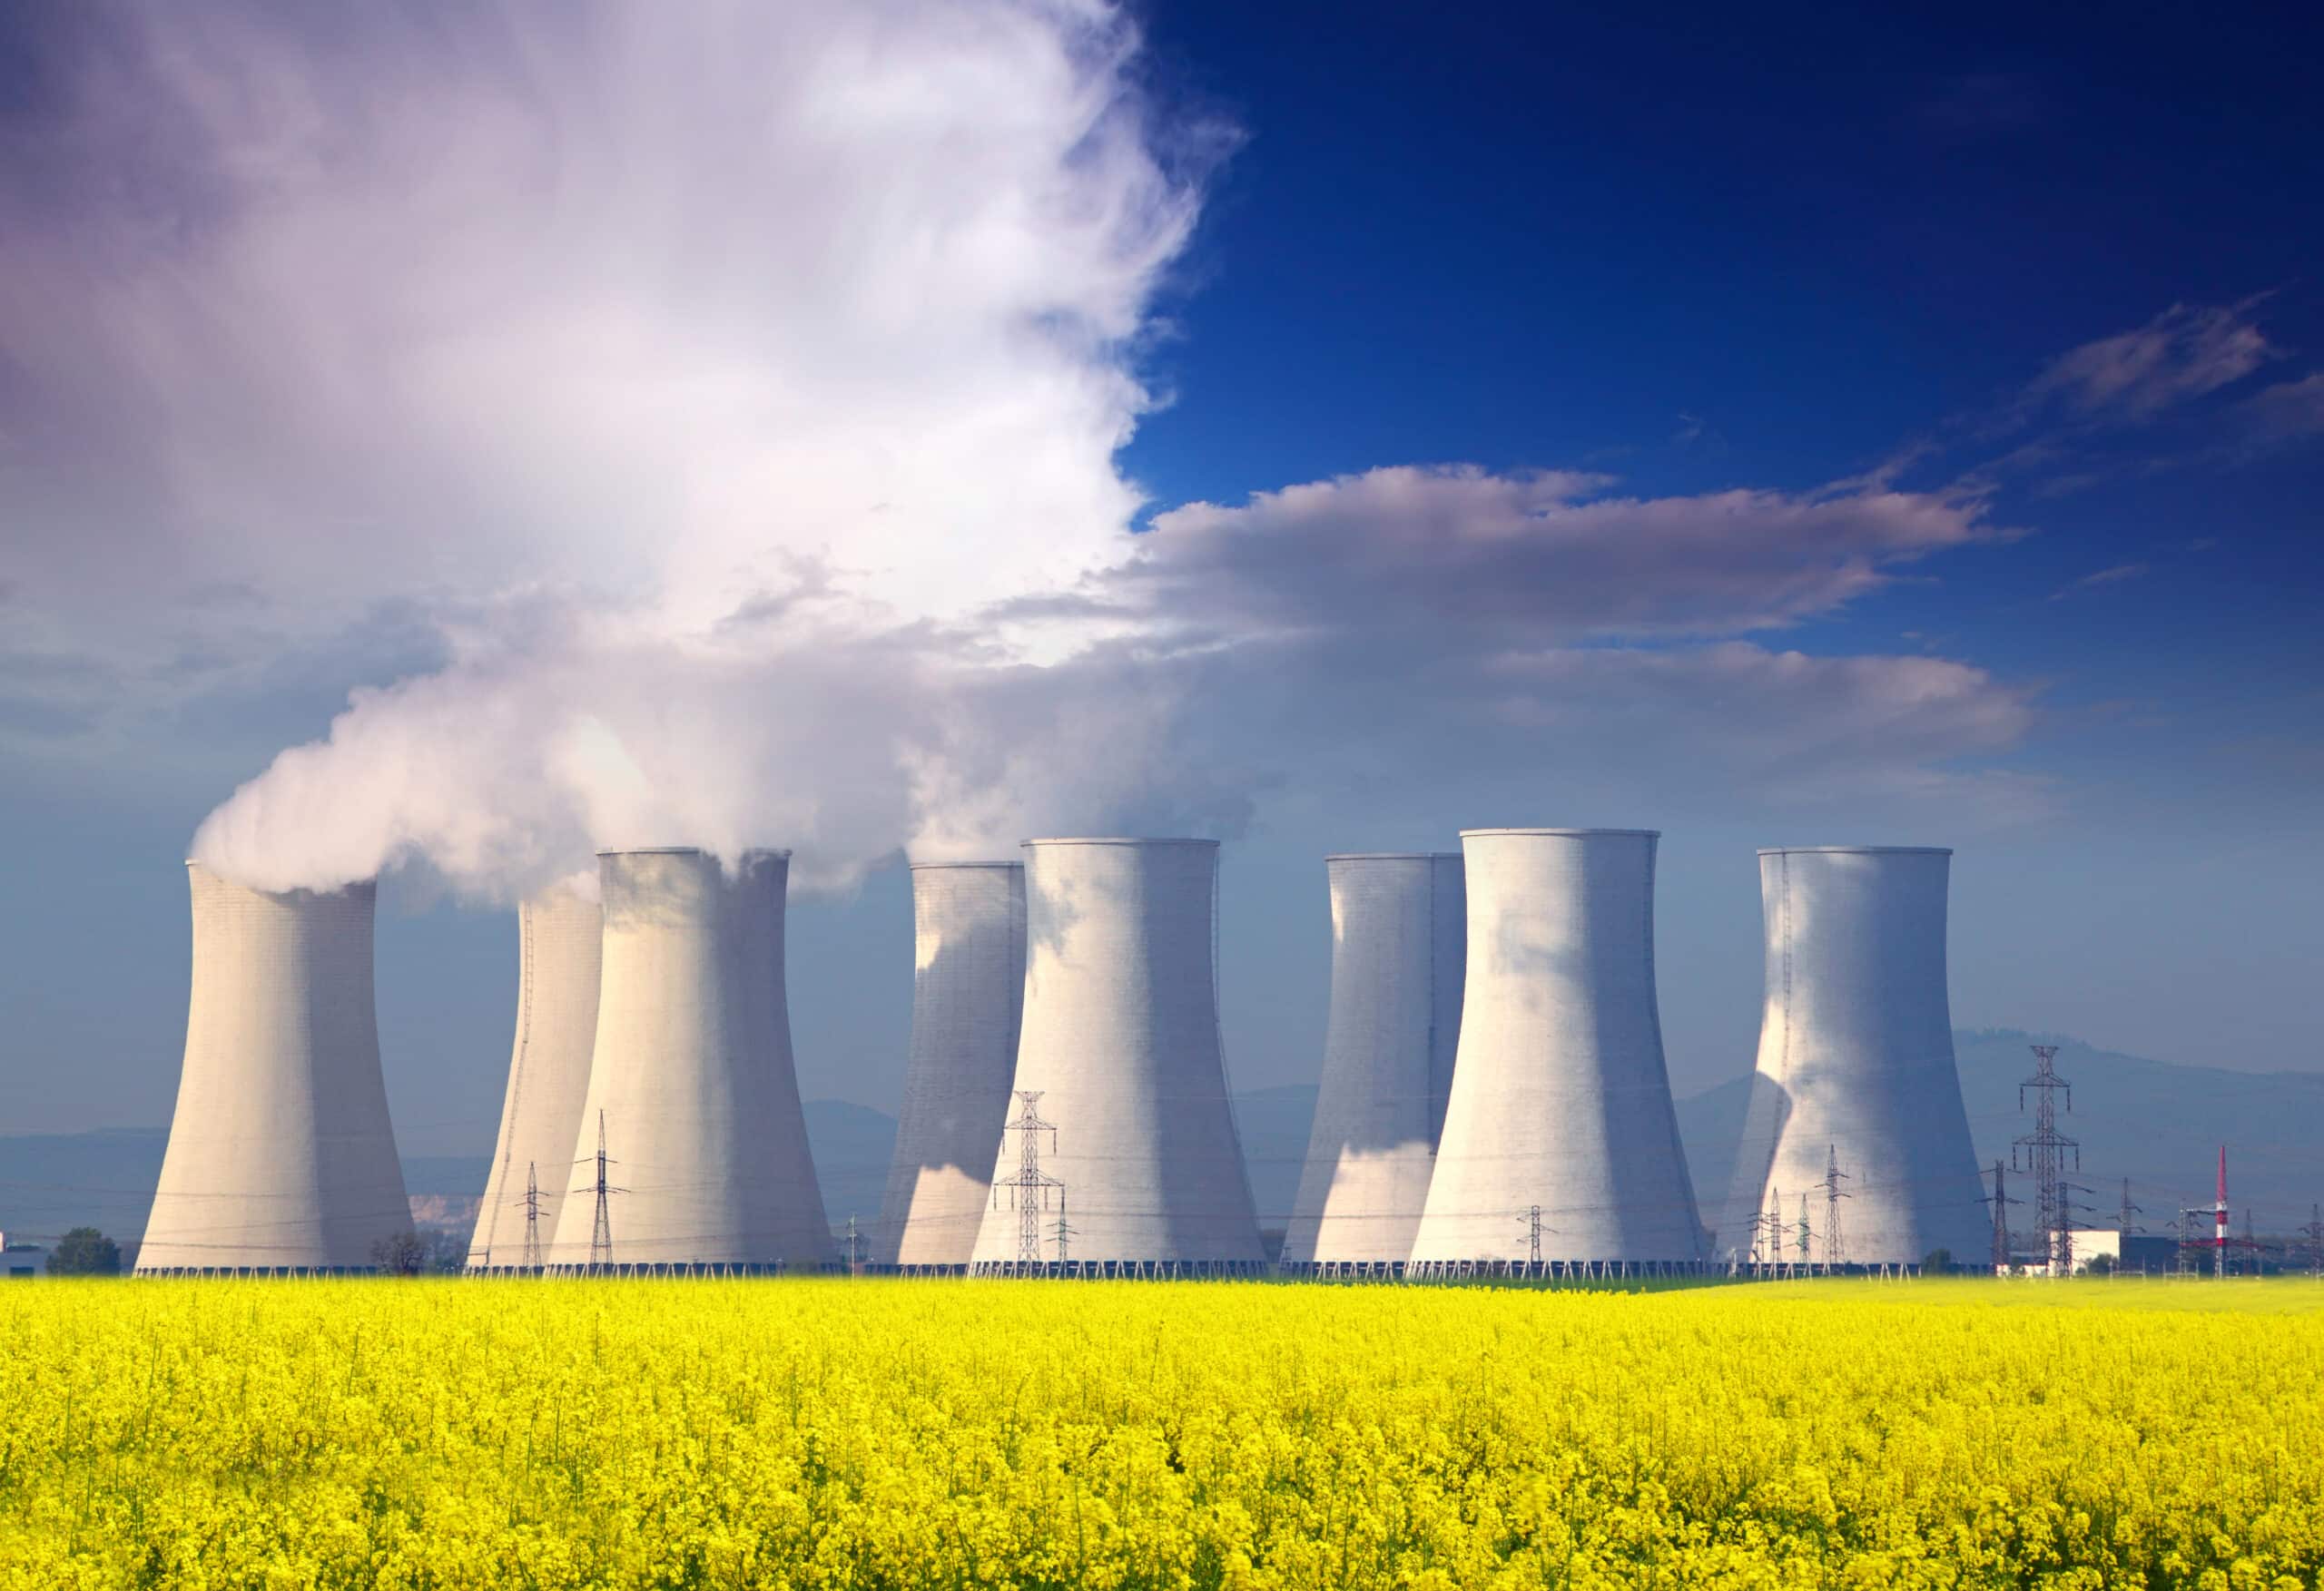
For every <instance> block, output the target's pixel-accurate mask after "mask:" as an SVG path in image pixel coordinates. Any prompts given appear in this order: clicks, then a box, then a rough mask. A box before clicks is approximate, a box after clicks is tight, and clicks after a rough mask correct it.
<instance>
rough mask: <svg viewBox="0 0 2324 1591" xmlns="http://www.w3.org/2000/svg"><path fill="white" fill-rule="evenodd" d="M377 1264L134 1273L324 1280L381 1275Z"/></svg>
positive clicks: (217, 1267) (164, 1268)
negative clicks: (326, 1278)
mask: <svg viewBox="0 0 2324 1591" xmlns="http://www.w3.org/2000/svg"><path fill="white" fill-rule="evenodd" d="M134 1274H136V1275H138V1276H141V1277H143V1276H177V1277H202V1276H240V1277H261V1278H275V1279H279V1280H281V1281H285V1282H292V1281H300V1280H304V1279H307V1278H313V1279H316V1280H320V1279H321V1278H323V1277H326V1276H377V1275H378V1274H379V1267H378V1266H377V1265H159V1266H155V1267H153V1268H152V1269H150V1270H149V1269H144V1268H140V1269H139V1270H138V1271H137V1272H134Z"/></svg>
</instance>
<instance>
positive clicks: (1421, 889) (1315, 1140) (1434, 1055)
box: [1283, 851, 1468, 1272]
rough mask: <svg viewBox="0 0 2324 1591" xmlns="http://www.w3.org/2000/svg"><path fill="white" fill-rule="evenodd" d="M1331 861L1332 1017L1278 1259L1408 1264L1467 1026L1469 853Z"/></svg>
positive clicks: (1388, 1268) (1363, 1266) (1327, 1266)
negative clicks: (1465, 867) (1456, 1049)
mask: <svg viewBox="0 0 2324 1591" xmlns="http://www.w3.org/2000/svg"><path fill="white" fill-rule="evenodd" d="M1324 869H1325V872H1326V874H1327V876H1328V877H1329V879H1330V880H1331V890H1332V1007H1331V1019H1330V1022H1329V1024H1328V1026H1326V1028H1325V1030H1324V1079H1323V1085H1322V1087H1321V1088H1320V1089H1319V1090H1318V1091H1317V1094H1316V1097H1315V1130H1314V1133H1313V1134H1312V1136H1311V1137H1310V1138H1309V1140H1308V1144H1307V1162H1306V1164H1305V1167H1304V1168H1303V1169H1302V1170H1301V1172H1300V1174H1299V1196H1298V1199H1297V1201H1296V1202H1295V1204H1294V1205H1293V1208H1292V1215H1291V1222H1290V1225H1289V1228H1288V1230H1287V1231H1286V1232H1285V1236H1284V1245H1283V1258H1284V1262H1285V1264H1288V1265H1298V1266H1305V1265H1314V1266H1316V1267H1318V1268H1319V1269H1323V1270H1327V1271H1328V1270H1336V1269H1343V1268H1347V1269H1355V1270H1361V1271H1380V1272H1401V1271H1402V1270H1403V1264H1404V1261H1405V1259H1406V1258H1407V1257H1408V1256H1409V1255H1410V1254H1411V1253H1412V1252H1413V1237H1414V1236H1415V1235H1416V1234H1417V1233H1418V1232H1419V1230H1420V1217H1421V1210H1422V1207H1423V1205H1424V1204H1426V1203H1427V1202H1428V1182H1429V1173H1430V1171H1431V1170H1432V1169H1433V1167H1434V1165H1435V1163H1436V1136H1437V1133H1438V1131H1439V1129H1440V1128H1442V1126H1443V1123H1444V1105H1445V1096H1446V1095H1447V1094H1448V1093H1449V1092H1450V1091H1451V1089H1452V1056H1453V1046H1455V1044H1457V1043H1458V1041H1459V1038H1460V1033H1461V979H1462V963H1463V960H1464V953H1463V948H1464V946H1465V945H1466V943H1467V937H1468V921H1467V915H1466V914H1467V907H1466V905H1465V901H1464V891H1463V889H1462V879H1461V856H1460V853H1459V852H1458V851H1451V852H1433V853H1423V854H1417V855H1403V856H1334V857H1326V858H1325V859H1324Z"/></svg>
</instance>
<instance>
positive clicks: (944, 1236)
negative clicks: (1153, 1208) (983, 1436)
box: [872, 862, 1025, 1270]
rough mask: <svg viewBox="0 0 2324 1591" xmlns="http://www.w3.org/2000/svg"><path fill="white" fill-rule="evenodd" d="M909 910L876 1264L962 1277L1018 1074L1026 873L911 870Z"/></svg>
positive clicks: (987, 868) (1017, 868)
mask: <svg viewBox="0 0 2324 1591" xmlns="http://www.w3.org/2000/svg"><path fill="white" fill-rule="evenodd" d="M911 910H912V940H913V968H912V1003H911V1059H910V1063H909V1064H908V1066H906V1068H905V1071H904V1100H903V1109H902V1111H901V1113H900V1114H899V1115H898V1118H897V1122H896V1151H895V1158H894V1159H893V1161H892V1162H891V1164H890V1165H889V1169H888V1187H887V1195H886V1197H885V1199H884V1200H883V1201H882V1202H881V1213H880V1226H879V1230H878V1232H877V1233H875V1234H874V1236H873V1242H872V1262H873V1263H874V1264H877V1265H883V1266H884V1265H894V1266H901V1267H903V1268H905V1269H908V1270H923V1269H934V1270H953V1269H966V1268H967V1266H968V1263H969V1262H970V1259H971V1258H972V1257H973V1256H974V1254H975V1252H976V1244H977V1230H978V1228H979V1226H980V1225H981V1224H982V1223H983V1220H984V1214H985V1210H986V1208H987V1207H988V1206H989V1205H990V1203H991V1187H990V1176H991V1173H992V1166H993V1157H994V1155H995V1154H997V1153H998V1151H999V1149H1000V1127H1001V1123H1002V1122H1003V1121H1004V1120H1006V1119H1007V1117H1008V1115H1009V1077H1010V1076H1011V1075H1012V1074H1013V1073H1014V1071H1015V1069H1016V1066H1017V1036H1018V1032H1019V1024H1020V1020H1021V1017H1022V1016H1023V1013H1024V1007H1025V869H1024V865H1023V864H1022V863H1021V862H920V863H915V864H914V865H913V867H912V869H911Z"/></svg>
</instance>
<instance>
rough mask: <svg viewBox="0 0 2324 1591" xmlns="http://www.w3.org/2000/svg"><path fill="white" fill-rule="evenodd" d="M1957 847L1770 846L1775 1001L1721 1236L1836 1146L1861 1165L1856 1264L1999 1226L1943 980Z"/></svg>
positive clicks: (1765, 1023) (1856, 1167) (1766, 910)
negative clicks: (1981, 1167)
mask: <svg viewBox="0 0 2324 1591" xmlns="http://www.w3.org/2000/svg"><path fill="white" fill-rule="evenodd" d="M1952 858H1953V853H1952V852H1951V851H1950V850H1929V849H1918V848H1907V847H1881V846H1815V847H1805V848H1799V849H1792V850H1762V851H1761V852H1760V853H1759V895H1760V905H1761V909H1762V912H1763V915H1764V917H1765V919H1766V927H1767V1007H1766V1015H1765V1016H1764V1017H1763V1018H1762V1020H1761V1026H1760V1029H1759V1060H1758V1071H1757V1073H1756V1075H1754V1076H1753V1077H1752V1080H1751V1101H1750V1105H1749V1109H1748V1114H1747V1115H1746V1117H1745V1120H1744V1126H1743V1138H1742V1143H1741V1145H1740V1148H1739V1150H1738V1155H1737V1159H1736V1180H1735V1186H1734V1191H1733V1193H1732V1195H1731V1196H1730V1198H1729V1200H1728V1213H1727V1215H1726V1216H1725V1217H1724V1219H1723V1221H1722V1223H1721V1230H1720V1234H1719V1242H1721V1243H1722V1244H1723V1245H1727V1246H1748V1243H1746V1242H1745V1241H1744V1240H1743V1239H1742V1238H1741V1237H1740V1236H1739V1235H1738V1234H1740V1233H1743V1232H1744V1231H1745V1230H1746V1228H1747V1226H1748V1223H1749V1220H1750V1218H1751V1214H1752V1213H1753V1212H1756V1211H1758V1209H1759V1208H1760V1207H1761V1205H1762V1204H1763V1203H1765V1201H1766V1199H1767V1196H1768V1189H1770V1188H1771V1187H1772V1188H1805V1187H1807V1186H1809V1185H1810V1184H1812V1183H1816V1182H1817V1180H1818V1179H1819V1178H1821V1177H1822V1176H1823V1175H1824V1174H1825V1169H1826V1167H1827V1164H1830V1163H1831V1160H1832V1159H1833V1158H1834V1157H1837V1163H1838V1164H1839V1166H1840V1169H1841V1170H1842V1171H1844V1172H1846V1174H1847V1175H1848V1176H1849V1177H1850V1178H1852V1179H1853V1181H1852V1182H1851V1183H1850V1187H1851V1190H1852V1193H1853V1194H1854V1197H1853V1200H1852V1202H1851V1203H1850V1204H1849V1206H1848V1213H1847V1223H1848V1225H1847V1232H1846V1252H1845V1254H1844V1255H1843V1256H1842V1258H1843V1260H1844V1262H1846V1263H1847V1264H1851V1265H1864V1264H1875V1265H1877V1264H1917V1263H1919V1262H1921V1260H1922V1259H1923V1258H1924V1257H1925V1256H1926V1255H1927V1254H1928V1253H1929V1252H1931V1251H1932V1250H1935V1249H1939V1248H1943V1249H1946V1250H1949V1251H1951V1252H1952V1253H1953V1254H1954V1256H1955V1258H1956V1259H1958V1258H1960V1257H1962V1256H1965V1255H1969V1254H1974V1253H1976V1252H1979V1251H1980V1249H1981V1247H1982V1246H1983V1245H1984V1244H1985V1243H1987V1242H1988V1241H1989V1237H1988V1232H1987V1215H1986V1211H1985V1204H1984V1184H1983V1182H1982V1179H1981V1178H1980V1177H1979V1175H1978V1173H1977V1164H1976V1151H1975V1149H1974V1147H1973V1146H1972V1144H1971V1143H1970V1138H1969V1120H1968V1115H1967V1113H1966V1112H1965V1110H1964V1109H1963V1107H1962V1104H1961V1080H1960V1076H1959V1074H1958V1071H1957V1070H1956V1067H1955V1060H1954V1055H1953V1021H1952V1016H1951V1012H1950V1009H1949V1007H1948V1002H1947V999H1946V994H1945V890H1946V880H1947V876H1948V874H1949V872H1950V870H1951V864H1952Z"/></svg>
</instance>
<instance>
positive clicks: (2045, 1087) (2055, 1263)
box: [2010, 1044, 2082, 1276]
mask: <svg viewBox="0 0 2324 1591" xmlns="http://www.w3.org/2000/svg"><path fill="white" fill-rule="evenodd" d="M2032 1047H2033V1075H2032V1076H2031V1077H2028V1078H2027V1079H2025V1081H2024V1082H2023V1083H2021V1084H2019V1085H2017V1108H2018V1109H2019V1110H2020V1111H2023V1110H2024V1108H2025V1092H2026V1090H2027V1089H2029V1088H2030V1089H2032V1090H2033V1132H2031V1133H2029V1134H2026V1135H2025V1136H2024V1137H2023V1138H2020V1139H2018V1140H2017V1141H2016V1142H2015V1143H2014V1144H2012V1145H2011V1146H2010V1164H2011V1165H2012V1167H2013V1169H2015V1170H2019V1171H2031V1172H2032V1173H2033V1209H2034V1219H2035V1220H2036V1221H2037V1222H2038V1223H2040V1228H2041V1233H2042V1246H2043V1252H2044V1254H2045V1255H2046V1257H2047V1258H2048V1260H2049V1262H2050V1268H2051V1271H2052V1272H2053V1274H2056V1275H2061V1276H2063V1275H2064V1274H2065V1273H2067V1272H2070V1271H2072V1270H2073V1205H2072V1204H2071V1203H2069V1201H2068V1199H2067V1196H2066V1187H2065V1180H2066V1159H2067V1157H2068V1156H2069V1155H2071V1156H2072V1157H2073V1169H2074V1170H2076V1171H2080V1170H2081V1169H2082V1145H2081V1144H2079V1143H2077V1142H2076V1141H2075V1140H2073V1139H2072V1138H2069V1137H2067V1136H2066V1135H2065V1134H2063V1133H2061V1132H2059V1131H2058V1100H2057V1096H2058V1095H2061V1094H2063V1095H2065V1098H2066V1110H2067V1111H2068V1112H2069V1113H2071V1112H2072V1111H2073V1084H2071V1083H2069V1082H2067V1081H2066V1080H2065V1079H2064V1078H2063V1077H2061V1076H2059V1075H2057V1073H2056V1072H2055V1071H2054V1070H2053V1069H2052V1067H2051V1064H2050V1063H2051V1062H2052V1061H2053V1060H2055V1059H2056V1058H2057V1054H2058V1046H2056V1045H2053V1044H2037V1045H2034V1046H2032ZM2021 1155H2022V1156H2023V1157H2024V1159H2025V1161H2026V1163H2027V1164H2024V1165H2018V1164H2017V1161H2018V1159H2019V1157H2020V1156H2021Z"/></svg>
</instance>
